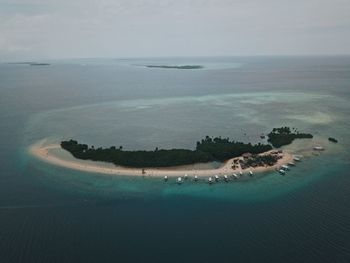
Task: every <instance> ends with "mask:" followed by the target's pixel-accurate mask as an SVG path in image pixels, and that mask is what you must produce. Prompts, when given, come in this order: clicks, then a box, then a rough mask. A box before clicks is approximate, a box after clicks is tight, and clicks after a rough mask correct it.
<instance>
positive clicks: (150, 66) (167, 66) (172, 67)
mask: <svg viewBox="0 0 350 263" xmlns="http://www.w3.org/2000/svg"><path fill="white" fill-rule="evenodd" d="M146 67H147V68H164V69H202V68H204V67H203V66H201V65H173V66H172V65H146Z"/></svg>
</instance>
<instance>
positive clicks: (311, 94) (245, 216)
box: [0, 56, 350, 263]
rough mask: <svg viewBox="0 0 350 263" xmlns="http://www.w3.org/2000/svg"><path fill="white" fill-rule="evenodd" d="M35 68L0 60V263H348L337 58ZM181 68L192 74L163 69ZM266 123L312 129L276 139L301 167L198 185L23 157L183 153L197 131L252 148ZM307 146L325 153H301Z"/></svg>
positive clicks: (78, 62) (349, 143) (345, 146)
mask: <svg viewBox="0 0 350 263" xmlns="http://www.w3.org/2000/svg"><path fill="white" fill-rule="evenodd" d="M40 62H41V61H40ZM44 62H45V63H49V64H50V65H46V66H35V67H32V66H30V65H28V64H6V63H2V64H0V80H1V81H0V123H1V129H0V149H1V150H0V171H1V172H0V262H1V263H7V262H36V263H37V262H293V263H295V262H350V172H349V171H350V152H349V148H350V137H349V130H350V119H349V114H350V103H349V101H350V57H346V56H344V57H341V56H337V57H330V56H328V57H321V56H319V57H314V56H313V57H212V58H205V57H203V58H162V59H160V58H148V59H136V58H135V59H72V60H57V61H44ZM147 65H156V66H171V67H174V66H175V67H174V68H159V67H153V68H150V67H147ZM185 65H198V66H201V67H202V68H200V67H198V68H194V69H181V68H176V67H179V66H185ZM280 126H291V127H297V128H298V129H299V130H301V131H304V132H310V133H312V134H314V135H315V137H314V139H313V140H309V141H307V140H299V141H296V142H295V143H293V144H292V145H290V146H287V147H285V149H286V150H290V151H293V152H295V153H297V154H302V155H305V156H304V158H303V160H302V162H301V163H299V164H298V165H297V166H296V167H295V168H292V169H291V171H290V172H288V173H287V175H285V176H281V175H279V174H278V173H276V172H270V173H266V174H263V175H259V176H255V177H254V178H252V179H251V180H245V181H242V182H239V181H237V182H230V183H218V184H214V185H212V186H209V185H208V184H205V183H194V182H191V181H190V180H188V181H186V182H185V183H184V184H182V185H181V186H179V185H177V184H176V182H175V180H170V181H168V182H164V181H163V180H161V179H157V178H148V177H146V178H135V177H125V176H121V177H116V176H107V175H100V174H93V173H85V172H79V171H74V170H69V169H66V168H62V167H56V166H52V165H50V164H46V163H43V162H41V161H39V160H37V159H35V158H34V157H32V156H30V155H29V154H28V147H29V146H30V145H31V144H33V143H35V142H37V141H38V140H42V139H46V140H47V142H59V141H60V140H62V139H68V138H74V139H77V140H79V141H81V142H84V143H88V144H90V145H94V146H95V147H97V146H102V147H105V146H112V145H115V146H120V145H122V146H123V147H124V149H145V150H150V149H155V148H156V147H158V148H166V149H169V148H189V149H193V148H194V147H195V145H196V141H198V140H200V139H202V138H203V137H205V136H206V135H210V136H222V137H230V138H232V139H236V140H240V141H244V142H254V143H257V142H264V141H262V140H261V138H260V134H261V133H267V132H269V131H270V130H271V129H272V128H273V127H280ZM328 137H335V138H336V139H338V140H339V143H338V144H334V143H330V142H329V141H328ZM313 145H322V146H324V147H325V149H326V150H325V151H324V152H322V153H319V154H305V153H307V150H308V149H310V147H311V148H312V146H313Z"/></svg>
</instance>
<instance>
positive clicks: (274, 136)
mask: <svg viewBox="0 0 350 263" xmlns="http://www.w3.org/2000/svg"><path fill="white" fill-rule="evenodd" d="M267 137H268V140H267V141H268V142H269V143H271V144H272V146H273V147H276V148H279V147H281V146H284V145H288V144H291V143H292V142H293V141H294V140H295V139H304V138H308V139H310V138H313V135H312V134H310V133H301V132H299V131H298V130H297V129H296V128H292V129H291V128H290V127H281V128H273V129H272V131H271V132H270V133H269V134H268V135H267Z"/></svg>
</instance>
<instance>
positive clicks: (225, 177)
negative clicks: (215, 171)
mask: <svg viewBox="0 0 350 263" xmlns="http://www.w3.org/2000/svg"><path fill="white" fill-rule="evenodd" d="M224 180H225V181H226V182H227V180H228V177H227V175H226V174H225V175H224Z"/></svg>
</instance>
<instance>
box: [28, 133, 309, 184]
mask: <svg viewBox="0 0 350 263" xmlns="http://www.w3.org/2000/svg"><path fill="white" fill-rule="evenodd" d="M292 130H293V132H291V129H290V128H288V127H282V128H275V129H273V130H272V132H271V133H270V137H269V138H272V142H270V143H271V144H262V143H257V144H251V143H243V142H238V141H234V140H230V139H229V138H221V137H210V136H206V137H205V138H203V139H202V140H200V141H197V143H196V147H195V148H194V149H193V150H191V149H176V148H174V149H158V148H155V149H154V150H148V151H146V150H124V149H123V147H122V146H119V147H116V146H111V147H108V148H102V147H94V146H89V145H87V144H83V143H79V142H78V141H76V140H73V139H69V140H64V141H61V142H60V143H59V144H57V143H56V144H52V143H51V144H47V143H46V141H45V139H44V140H42V141H40V142H37V143H36V144H34V145H32V146H31V147H30V148H29V150H30V152H31V153H32V154H33V155H34V156H36V157H37V158H39V159H41V160H43V161H45V162H48V163H51V164H55V165H59V166H63V167H66V168H70V169H75V170H81V171H87V172H94V173H102V174H110V175H124V176H146V175H147V176H154V177H164V178H168V176H169V177H175V176H176V177H178V178H180V177H183V176H184V175H186V176H192V177H193V178H198V177H209V179H210V178H212V177H211V176H213V177H214V176H215V180H216V179H217V176H220V175H221V176H224V178H226V179H227V175H230V176H231V178H234V179H237V178H239V177H240V176H242V175H244V174H249V175H250V176H253V174H255V173H260V172H266V171H273V170H276V171H279V173H280V174H285V172H286V170H285V169H288V165H291V166H294V165H295V163H294V161H300V157H299V156H294V155H293V154H291V153H289V152H288V151H285V150H281V149H276V148H274V147H273V145H277V143H278V144H279V145H285V144H287V143H290V142H291V141H293V140H294V139H297V138H312V137H310V136H309V135H308V136H306V135H305V134H304V135H303V133H299V132H297V131H296V130H295V129H292ZM274 134H279V136H280V137H279V138H278V139H277V140H274V139H275V137H274V136H271V135H274ZM311 136H312V135H311ZM291 137H293V138H292V139H290V138H291ZM281 138H283V139H281ZM276 142H277V143H276ZM62 151H64V152H62ZM67 152H68V153H70V155H69V156H68V155H65V154H64V153H67ZM64 156H66V157H64ZM218 165H219V167H218ZM185 178H186V177H185ZM226 179H225V180H226ZM210 180H212V179H210ZM180 181H181V180H180Z"/></svg>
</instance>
